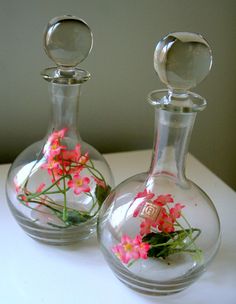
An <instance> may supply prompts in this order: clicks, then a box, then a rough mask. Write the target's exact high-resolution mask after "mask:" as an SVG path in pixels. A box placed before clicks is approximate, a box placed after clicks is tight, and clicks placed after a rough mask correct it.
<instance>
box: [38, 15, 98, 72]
mask: <svg viewBox="0 0 236 304" xmlns="http://www.w3.org/2000/svg"><path fill="white" fill-rule="evenodd" d="M92 43H93V36H92V32H91V30H90V28H89V27H88V25H87V24H86V23H85V22H84V21H83V20H81V19H79V18H77V17H73V16H62V17H56V18H53V19H52V20H51V21H50V22H49V23H48V25H47V28H46V30H45V34H44V47H45V51H46V53H47V55H48V56H49V57H50V58H51V59H52V60H53V61H54V62H55V63H56V64H57V66H60V67H64V68H70V67H75V66H77V65H78V64H79V63H80V62H82V61H83V60H84V59H85V58H86V57H87V56H88V54H89V52H90V50H91V48H92Z"/></svg>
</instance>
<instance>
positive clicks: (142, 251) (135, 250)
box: [112, 234, 150, 264]
mask: <svg viewBox="0 0 236 304" xmlns="http://www.w3.org/2000/svg"><path fill="white" fill-rule="evenodd" d="M149 248H150V246H149V244H147V243H144V242H142V237H141V236H140V235H137V236H136V237H135V238H134V239H131V238H130V237H129V236H128V235H125V234H124V235H123V236H122V237H121V243H119V244H117V245H115V246H114V247H113V248H112V251H113V252H114V253H115V254H116V256H117V257H118V258H119V259H120V260H121V261H122V262H123V263H124V264H127V263H129V261H131V260H138V259H140V258H141V259H147V252H148V250H149Z"/></svg>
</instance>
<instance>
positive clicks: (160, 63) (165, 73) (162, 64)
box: [154, 32, 212, 91]
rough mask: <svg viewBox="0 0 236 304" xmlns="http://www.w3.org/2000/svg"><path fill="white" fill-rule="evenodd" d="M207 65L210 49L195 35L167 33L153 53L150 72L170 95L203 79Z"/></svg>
mask: <svg viewBox="0 0 236 304" xmlns="http://www.w3.org/2000/svg"><path fill="white" fill-rule="evenodd" d="M211 65H212V52H211V49H210V46H209V45H208V43H207V41H206V40H205V39H204V38H203V37H202V36H201V35H200V34H196V33H188V32H175V33H170V34H168V35H167V36H166V37H164V38H163V39H162V40H161V41H160V42H159V43H158V44H157V46H156V49H155V52H154V68H155V70H156V72H157V74H158V76H159V78H160V80H161V81H162V82H163V83H165V84H166V85H167V87H168V88H169V89H171V90H173V91H179V90H180V91H186V90H189V89H190V88H192V87H195V86H196V85H197V84H198V83H200V82H201V81H202V80H203V79H204V78H205V77H206V76H207V74H208V73H209V71H210V69H211Z"/></svg>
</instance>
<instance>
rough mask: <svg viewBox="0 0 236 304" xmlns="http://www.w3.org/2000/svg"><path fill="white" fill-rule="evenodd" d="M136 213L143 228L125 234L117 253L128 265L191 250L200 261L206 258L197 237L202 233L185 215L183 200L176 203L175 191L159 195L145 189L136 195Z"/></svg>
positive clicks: (113, 248)
mask: <svg viewBox="0 0 236 304" xmlns="http://www.w3.org/2000/svg"><path fill="white" fill-rule="evenodd" d="M133 208H135V209H134V211H133V212H132V216H133V217H134V218H136V217H138V218H139V219H140V221H141V222H140V231H139V234H137V235H136V236H135V237H134V238H131V237H130V236H128V235H127V234H123V235H122V237H121V242H120V243H118V244H116V245H115V246H113V247H112V251H113V253H114V254H115V255H116V256H117V258H118V259H119V260H120V261H121V262H122V263H123V264H127V266H128V267H129V266H131V265H132V264H133V263H134V262H135V261H136V260H139V259H145V260H146V259H147V258H158V259H166V258H167V257H169V256H170V255H172V254H176V253H177V254H178V253H188V254H190V255H191V256H192V258H193V259H195V260H196V261H200V260H201V259H202V254H201V249H200V248H198V246H197V245H196V244H195V240H196V239H197V238H198V236H199V235H200V233H201V230H200V229H198V228H193V227H191V225H190V223H189V222H188V221H187V219H186V218H185V216H184V214H183V212H182V209H183V208H185V206H184V205H182V204H181V203H174V198H173V197H172V195H171V194H165V195H158V196H155V194H154V193H152V192H149V191H147V189H145V190H144V191H143V192H139V193H138V194H137V195H136V197H135V198H134V201H133V204H132V205H131V209H133Z"/></svg>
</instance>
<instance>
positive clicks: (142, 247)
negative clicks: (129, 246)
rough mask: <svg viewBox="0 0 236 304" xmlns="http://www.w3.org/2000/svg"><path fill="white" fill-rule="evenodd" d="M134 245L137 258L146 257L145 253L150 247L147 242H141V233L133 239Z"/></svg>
mask: <svg viewBox="0 0 236 304" xmlns="http://www.w3.org/2000/svg"><path fill="white" fill-rule="evenodd" d="M133 243H134V245H135V249H136V250H137V251H138V253H139V258H141V259H145V260H146V259H147V253H148V250H149V249H150V245H149V244H148V243H145V242H142V237H141V235H137V236H136V237H135V239H134V241H133Z"/></svg>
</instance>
